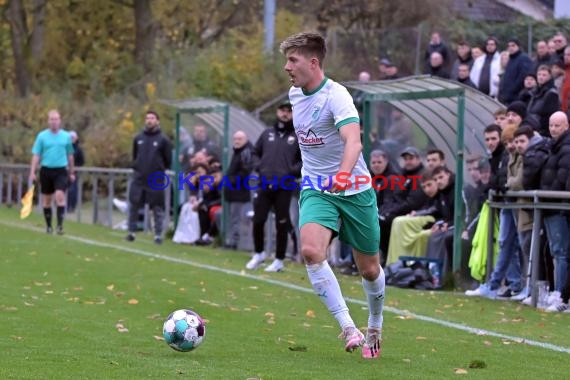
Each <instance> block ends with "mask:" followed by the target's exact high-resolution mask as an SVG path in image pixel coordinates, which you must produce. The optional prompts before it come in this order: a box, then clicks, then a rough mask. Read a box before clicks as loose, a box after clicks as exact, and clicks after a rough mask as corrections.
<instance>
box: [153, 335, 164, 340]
mask: <svg viewBox="0 0 570 380" xmlns="http://www.w3.org/2000/svg"><path fill="white" fill-rule="evenodd" d="M153 338H154V339H155V340H164V338H163V337H161V336H158V335H153Z"/></svg>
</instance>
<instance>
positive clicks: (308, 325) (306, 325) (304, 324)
mask: <svg viewBox="0 0 570 380" xmlns="http://www.w3.org/2000/svg"><path fill="white" fill-rule="evenodd" d="M303 327H311V325H310V324H308V323H307V322H305V323H303Z"/></svg>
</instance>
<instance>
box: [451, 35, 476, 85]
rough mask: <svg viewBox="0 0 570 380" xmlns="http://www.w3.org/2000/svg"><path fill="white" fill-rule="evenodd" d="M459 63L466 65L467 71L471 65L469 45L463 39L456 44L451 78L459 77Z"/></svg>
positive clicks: (471, 58)
mask: <svg viewBox="0 0 570 380" xmlns="http://www.w3.org/2000/svg"><path fill="white" fill-rule="evenodd" d="M461 64H465V65H467V69H468V70H467V72H469V70H471V66H473V57H472V56H471V47H470V46H469V44H468V43H467V42H465V41H461V42H459V43H458V44H457V58H456V59H455V61H454V62H453V66H452V67H451V79H454V80H457V79H458V78H459V65H461Z"/></svg>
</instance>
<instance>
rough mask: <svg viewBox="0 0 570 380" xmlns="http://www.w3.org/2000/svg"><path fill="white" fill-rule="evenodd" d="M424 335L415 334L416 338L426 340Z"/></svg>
mask: <svg viewBox="0 0 570 380" xmlns="http://www.w3.org/2000/svg"><path fill="white" fill-rule="evenodd" d="M426 339H427V338H426V337H425V336H416V340H426Z"/></svg>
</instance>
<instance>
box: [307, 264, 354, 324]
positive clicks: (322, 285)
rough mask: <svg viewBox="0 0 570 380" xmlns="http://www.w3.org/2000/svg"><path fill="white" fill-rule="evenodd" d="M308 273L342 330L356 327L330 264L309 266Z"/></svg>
mask: <svg viewBox="0 0 570 380" xmlns="http://www.w3.org/2000/svg"><path fill="white" fill-rule="evenodd" d="M307 273H308V274H309V281H310V282H311V285H313V289H314V290H315V292H316V293H317V295H318V296H319V298H320V299H321V301H323V303H324V304H325V305H326V307H327V309H329V311H330V312H331V314H332V315H333V316H334V317H335V318H336V320H337V322H338V324H339V325H340V328H341V329H345V328H347V327H355V325H354V322H353V321H352V318H351V317H350V314H349V313H348V307H347V306H346V302H345V301H344V298H342V293H341V291H340V286H339V285H338V280H337V279H336V277H335V275H334V273H333V271H332V269H331V267H330V266H329V263H328V262H327V261H326V260H325V261H323V262H322V263H320V264H312V265H307Z"/></svg>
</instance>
